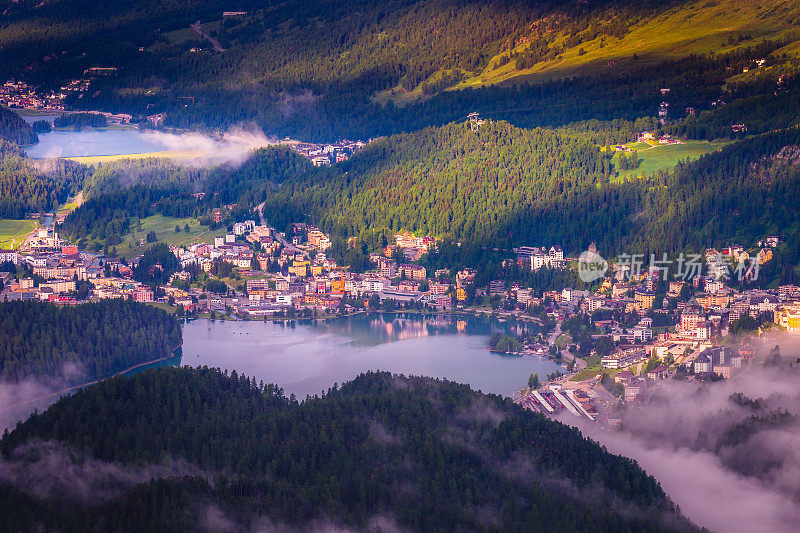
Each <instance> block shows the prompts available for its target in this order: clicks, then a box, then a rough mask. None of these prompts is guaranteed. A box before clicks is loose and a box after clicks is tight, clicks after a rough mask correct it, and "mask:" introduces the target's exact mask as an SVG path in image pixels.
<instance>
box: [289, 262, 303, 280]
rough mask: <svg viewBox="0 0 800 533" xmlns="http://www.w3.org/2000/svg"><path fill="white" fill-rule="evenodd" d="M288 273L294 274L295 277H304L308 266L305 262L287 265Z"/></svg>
mask: <svg viewBox="0 0 800 533" xmlns="http://www.w3.org/2000/svg"><path fill="white" fill-rule="evenodd" d="M289 274H294V275H295V276H297V277H300V278H304V277H306V276H307V275H308V266H307V265H305V264H302V263H301V264H299V265H298V264H297V263H295V264H294V265H292V266H290V267H289Z"/></svg>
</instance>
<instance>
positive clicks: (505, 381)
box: [182, 313, 563, 397]
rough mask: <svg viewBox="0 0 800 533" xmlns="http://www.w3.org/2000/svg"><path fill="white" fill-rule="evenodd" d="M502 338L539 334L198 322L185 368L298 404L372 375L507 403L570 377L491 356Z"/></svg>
mask: <svg viewBox="0 0 800 533" xmlns="http://www.w3.org/2000/svg"><path fill="white" fill-rule="evenodd" d="M495 331H500V332H504V333H511V334H521V333H524V332H526V331H530V332H538V328H537V326H536V325H532V324H524V323H513V322H504V323H498V322H492V321H490V320H488V319H480V318H474V317H464V316H452V315H439V316H437V315H430V316H419V315H404V314H377V313H374V314H368V315H358V316H353V317H349V318H347V319H342V320H331V321H322V320H321V321H317V322H315V321H313V320H306V321H294V322H288V323H284V322H280V323H272V322H268V323H264V322H230V321H227V322H211V321H207V320H197V321H194V322H192V323H190V324H187V325H186V326H184V335H183V336H184V346H183V352H184V357H183V360H182V364H188V365H192V366H200V365H208V366H213V367H220V368H223V369H227V370H236V371H237V372H239V373H244V374H246V375H248V376H254V377H256V379H259V380H263V381H265V382H273V383H277V384H278V385H280V386H281V387H283V388H284V389H285V390H286V391H287V394H288V393H294V394H296V395H297V396H298V397H303V396H305V395H306V394H316V393H319V392H321V391H323V390H324V389H326V388H327V387H330V386H332V385H333V384H334V383H342V382H344V381H348V380H350V379H353V378H354V377H355V376H357V375H358V374H360V373H362V372H366V371H368V370H386V371H390V372H394V373H403V374H414V375H425V376H432V377H440V378H447V379H451V380H453V381H457V382H460V383H468V384H470V385H472V386H473V388H476V389H481V390H484V391H486V392H493V393H497V394H504V395H510V394H511V393H512V392H514V391H515V390H518V389H519V388H520V387H522V386H524V385H525V383H526V382H527V379H528V376H529V375H530V374H531V373H538V374H539V375H540V376H545V375H547V374H549V373H551V372H554V371H556V370H563V368H561V367H560V366H559V365H557V364H555V363H554V362H552V361H550V360H548V359H544V358H541V357H537V356H515V355H499V354H496V353H492V352H490V351H489V350H488V337H489V335H491V334H492V333H493V332H495Z"/></svg>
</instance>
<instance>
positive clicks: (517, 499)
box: [0, 368, 693, 531]
mask: <svg viewBox="0 0 800 533" xmlns="http://www.w3.org/2000/svg"><path fill="white" fill-rule="evenodd" d="M45 449H47V450H50V453H53V450H56V451H57V450H58V449H67V450H70V451H69V455H68V456H69V457H71V459H69V461H81V462H84V464H91V465H93V466H92V468H93V469H96V471H97V472H102V471H104V470H105V469H104V467H103V465H105V464H109V463H110V464H113V465H114V467H113V468H114V469H115V472H117V473H118V475H116V476H115V475H111V476H109V477H107V478H105V479H104V482H105V489H106V490H104V491H103V492H102V493H99V492H98V493H97V494H95V493H94V492H92V491H88V492H87V491H84V493H83V494H80V493H71V492H70V487H69V480H68V479H66V478H62V483H60V484H59V483H56V484H48V485H47V486H48V487H50V490H49V492H47V493H46V494H42V490H41V488H40V490H39V492H38V494H39V497H38V498H32V497H31V494H32V493H33V494H36V492H35V491H34V487H31V484H32V479H31V478H29V479H25V480H19V481H18V482H17V483H16V485H13V484H3V483H2V482H0V491H2V492H0V494H3V498H0V508H2V512H0V517H1V518H0V527H2V528H3V529H8V528H9V527H11V529H30V528H34V527H44V528H52V527H56V526H57V527H58V528H59V529H60V530H62V531H76V530H85V527H86V524H87V523H92V524H97V525H102V527H103V528H104V529H112V530H141V529H142V528H144V529H147V530H186V529H190V530H191V529H198V528H207V529H208V528H210V529H216V528H217V527H215V526H214V525H210V524H220V523H228V524H231V525H233V527H240V528H245V529H246V528H251V527H258V524H262V527H268V525H272V527H276V526H279V525H286V526H291V527H301V528H302V527H305V526H308V525H311V524H315V523H317V524H319V523H325V524H330V525H331V526H332V527H351V528H352V527H355V528H359V529H367V528H368V529H372V530H377V529H378V528H387V527H400V528H403V529H408V530H412V531H434V530H435V531H442V530H481V531H529V530H531V529H537V530H538V529H550V530H558V531H565V530H594V531H686V530H692V529H693V527H692V526H691V524H689V522H688V521H686V520H685V519H684V518H682V517H681V516H680V515H679V513H678V512H676V511H675V509H674V507H673V505H672V504H671V503H670V501H669V500H668V499H667V497H666V496H665V494H664V492H663V491H662V489H661V487H660V486H659V485H658V483H657V482H656V481H655V480H654V479H653V478H652V477H650V476H648V475H647V474H646V473H645V472H643V471H642V470H641V469H640V468H639V467H638V466H637V465H636V464H635V463H634V462H633V461H631V460H629V459H626V458H622V457H618V456H613V455H611V454H609V453H608V452H606V451H605V450H604V449H603V448H601V447H600V446H599V445H597V444H596V443H594V442H592V441H590V440H588V439H586V438H584V437H582V436H581V435H580V433H579V432H578V431H577V430H575V429H573V428H570V427H567V426H564V425H562V424H560V423H558V422H554V421H550V420H547V419H545V418H544V417H542V416H541V415H538V414H534V413H531V412H530V411H524V410H523V409H521V408H520V407H518V406H516V405H514V404H512V403H511V402H510V401H509V400H503V399H501V398H500V397H498V396H484V395H482V394H479V393H476V392H473V391H472V390H470V389H469V387H467V386H465V385H457V384H454V383H450V382H446V381H439V380H432V379H429V378H406V377H402V376H391V375H389V374H387V373H370V374H365V375H361V376H359V377H357V378H356V379H355V380H353V381H352V382H349V383H346V384H344V385H342V386H341V387H337V386H334V387H333V388H332V389H330V390H329V391H328V392H327V393H326V394H325V395H324V396H322V397H314V398H310V399H306V400H305V401H304V402H302V403H298V402H297V401H296V400H295V399H294V398H287V397H285V396H284V395H283V394H282V391H281V390H280V389H278V388H277V387H275V386H274V385H264V384H263V383H262V384H257V383H256V382H255V380H251V379H248V378H247V377H244V376H239V375H237V374H236V373H235V372H233V373H231V374H230V375H227V374H223V373H221V372H219V371H218V370H211V369H208V368H199V369H190V368H182V369H178V368H161V369H157V370H148V371H146V372H144V373H141V374H138V375H136V376H133V377H130V378H127V377H121V378H114V379H111V380H107V381H104V382H102V383H100V384H98V385H96V386H93V387H91V388H87V389H83V390H80V391H78V392H76V393H75V394H74V395H72V396H70V397H68V398H62V399H61V400H60V401H59V402H58V403H56V404H55V405H53V406H52V407H51V408H50V409H48V410H47V411H46V412H44V413H41V414H34V415H33V416H31V418H30V419H29V420H27V421H26V422H24V423H22V424H21V425H18V426H17V428H16V429H15V430H14V431H13V432H11V433H9V434H6V435H4V437H3V439H2V441H0V450H1V451H2V455H3V458H4V459H5V461H7V463H8V464H11V465H14V464H18V463H20V462H26V463H27V464H31V463H33V464H36V463H37V461H40V460H41V458H42V453H44V450H45ZM168 461H177V462H178V463H177V464H179V465H180V464H182V465H183V466H181V467H180V469H178V468H177V467H173V472H175V473H174V474H173V475H172V476H171V477H170V476H167V475H163V476H156V477H157V478H158V479H154V480H152V481H148V480H147V479H145V480H144V481H138V482H137V481H136V480H137V479H140V476H137V475H136V474H135V473H136V472H142V471H147V469H148V468H153V467H154V465H158V464H162V465H164V464H166V462H168ZM143 469H144V470H143ZM176 470H177V472H176ZM180 470H182V471H183V473H184V474H185V475H183V476H182V475H181V471H180ZM128 472H130V474H129V473H128ZM212 479H213V482H212ZM98 481H99V480H98V479H95V478H94V477H93V474H92V473H91V472H87V475H86V476H85V477H84V478H82V479H81V482H82V484H83V486H84V487H86V486H88V487H95V486H96V487H97V489H98V490H100V486H99V485H97V483H98ZM112 488H115V489H116V490H112ZM211 518H214V519H216V520H215V521H212V522H209V520H210V519H211ZM219 520H224V521H223V522H219Z"/></svg>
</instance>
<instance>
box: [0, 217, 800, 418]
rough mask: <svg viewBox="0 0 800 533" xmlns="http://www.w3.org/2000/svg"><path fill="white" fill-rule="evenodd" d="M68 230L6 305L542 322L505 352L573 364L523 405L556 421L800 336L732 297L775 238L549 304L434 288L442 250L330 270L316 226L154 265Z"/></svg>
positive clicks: (777, 309) (768, 302) (755, 303)
mask: <svg viewBox="0 0 800 533" xmlns="http://www.w3.org/2000/svg"><path fill="white" fill-rule="evenodd" d="M57 228H58V226H57V225H56V227H55V228H43V229H40V230H38V231H37V232H35V234H34V235H32V236H31V237H30V238H29V239H27V241H26V243H25V246H24V247H23V248H22V249H21V250H0V264H2V269H0V270H2V272H0V282H1V283H2V292H0V298H2V300H4V301H5V300H9V301H12V300H26V299H39V300H46V301H51V302H55V303H57V304H59V305H75V304H79V303H81V302H84V301H92V300H99V299H105V298H129V299H132V300H134V301H137V302H142V303H146V304H152V305H160V306H167V307H168V308H170V309H173V310H174V311H175V312H177V313H178V314H180V315H185V316H187V317H192V316H206V317H210V318H217V317H218V318H240V319H256V320H281V319H295V318H323V317H335V316H342V315H346V314H352V313H357V312H364V311H370V310H375V311H414V312H422V311H425V312H473V313H479V314H484V315H486V314H490V315H492V316H495V317H497V318H499V319H501V320H523V321H528V322H531V323H534V324H538V325H539V326H541V327H542V328H543V332H542V333H540V334H538V335H537V336H531V335H527V336H523V337H520V338H519V339H514V340H508V341H505V344H504V346H515V348H514V349H513V350H512V349H510V348H503V349H502V350H501V351H514V352H516V353H522V354H527V355H528V356H540V357H550V358H553V359H555V360H556V361H558V362H562V363H564V364H566V368H567V371H568V372H567V373H566V374H564V375H553V376H548V378H550V379H549V380H548V382H547V383H545V384H544V387H533V386H532V387H530V388H529V389H523V392H522V394H521V395H520V396H519V398H518V401H520V402H521V403H523V404H524V405H526V406H528V407H530V408H532V409H536V410H538V411H542V412H545V413H551V412H554V411H556V410H558V409H561V408H566V409H567V410H573V409H574V410H575V411H576V412H577V413H579V414H580V415H581V416H587V417H589V418H592V419H595V418H597V417H602V418H603V419H606V420H607V419H608V418H609V417H612V418H613V415H612V412H613V411H614V408H615V406H618V403H619V402H626V403H637V402H646V401H647V399H648V397H649V394H650V392H651V391H652V390H653V389H654V388H655V387H657V386H658V383H659V382H662V381H663V380H665V379H669V378H679V379H689V380H700V381H708V380H712V381H713V380H719V379H728V378H730V377H732V376H734V375H735V374H736V373H737V372H739V371H741V369H742V368H744V367H746V366H747V365H748V364H749V363H750V362H751V361H752V358H753V357H754V355H755V351H754V350H753V349H752V348H749V347H747V346H741V345H738V344H736V343H732V342H730V339H731V338H732V337H731V333H735V332H737V331H753V330H757V329H758V328H761V329H763V328H765V327H778V328H782V329H785V330H786V331H787V332H788V333H789V334H792V335H800V287H797V286H794V285H783V286H780V287H778V288H776V289H757V290H756V289H752V290H737V289H735V288H733V287H731V286H730V285H729V284H728V280H730V279H733V277H734V276H745V277H747V276H750V277H753V276H757V274H758V268H759V266H760V265H763V264H765V263H767V262H769V261H770V260H771V259H772V250H773V249H774V248H775V247H776V246H777V245H778V244H779V242H778V239H777V238H776V237H766V238H765V239H763V240H762V241H760V242H758V243H754V244H756V245H757V246H755V247H754V248H752V249H750V250H748V249H745V248H744V247H742V246H738V245H736V246H729V247H727V248H725V249H723V250H722V251H718V250H716V249H708V250H706V251H705V254H704V255H703V256H702V257H699V256H698V257H697V258H693V260H694V262H693V263H692V262H691V261H688V260H687V261H685V263H686V264H685V265H683V267H684V268H683V270H684V272H676V273H674V275H672V276H668V271H669V266H667V264H666V262H665V261H661V262H660V263H661V264H660V266H653V265H650V266H648V267H645V265H644V258H638V259H637V258H636V257H635V256H633V257H629V258H625V257H619V258H617V261H616V262H615V263H613V264H612V265H611V266H610V268H609V271H608V273H607V275H606V277H604V278H602V279H599V280H598V281H597V283H595V285H594V286H593V287H592V288H591V289H584V290H577V289H572V288H564V289H561V290H544V291H540V292H536V291H534V290H533V289H531V288H524V287H522V286H520V285H519V284H516V283H512V284H511V285H510V286H507V284H506V282H505V280H502V279H497V280H492V281H491V282H490V283H488V285H486V286H482V287H476V286H475V279H476V275H477V274H478V273H477V271H475V270H472V269H460V270H454V271H451V270H448V269H442V270H437V271H435V272H428V271H427V270H426V269H425V267H424V266H422V265H420V264H419V260H420V259H421V258H422V257H423V255H424V254H425V253H426V252H428V251H430V250H432V249H433V248H435V247H436V245H437V240H436V239H435V238H433V237H430V236H424V237H417V236H415V235H413V234H410V233H398V234H396V235H395V237H394V241H395V242H394V243H393V244H390V245H388V246H386V247H385V248H384V249H383V250H381V252H380V253H373V254H372V255H371V256H370V258H369V259H370V263H371V265H372V268H371V269H370V270H368V271H367V272H364V273H355V272H352V271H350V269H349V268H348V266H346V265H339V264H337V263H336V262H334V261H332V260H331V259H330V258H328V257H327V256H326V250H328V249H329V248H330V247H331V241H330V239H329V238H328V236H327V235H325V233H323V232H322V231H321V230H320V229H319V228H317V227H314V226H311V225H308V224H305V223H297V224H293V225H292V227H291V234H289V235H287V234H285V233H284V232H279V231H277V230H276V229H275V228H272V227H269V226H266V225H263V224H258V223H256V222H255V221H254V220H246V221H243V222H235V223H233V224H231V225H230V226H229V228H228V229H229V232H228V233H227V234H226V235H224V236H219V237H215V238H214V239H213V242H209V243H204V242H197V243H193V244H191V245H188V246H168V245H167V244H166V243H164V244H162V245H161V246H162V249H163V250H164V251H165V253H166V256H160V257H159V256H157V255H156V256H153V253H152V252H145V253H144V254H140V255H138V256H136V257H133V258H132V259H131V260H129V261H126V260H125V259H123V258H118V257H107V256H104V255H103V254H101V253H99V252H93V251H87V250H79V249H78V247H77V246H75V245H74V244H70V243H68V242H66V241H65V240H64V239H62V238H60V237H59V235H58V233H57ZM177 230H178V228H176V231H177ZM145 244H152V243H143V246H144V245H145ZM156 244H158V243H156ZM143 249H148V250H152V249H153V248H143ZM590 251H594V252H596V250H593V249H592V248H591V247H590ZM513 252H514V254H516V260H515V262H516V266H517V267H520V268H524V269H530V270H531V271H534V272H535V271H539V270H541V269H552V270H559V271H567V270H568V269H571V268H574V267H575V265H576V259H575V258H570V257H566V256H565V255H564V252H563V250H562V249H561V247H560V246H558V245H551V246H549V247H533V246H522V247H518V248H515V249H514V250H513ZM690 267H691V268H690ZM680 269H681V268H680V266H679V269H678V270H680ZM678 274H681V275H682V278H681V279H678V277H677V275H678ZM492 349H495V348H494V347H492ZM537 381H538V377H537ZM556 391H568V392H569V394H568V395H566V396H565V394H566V392H565V393H564V394H561V392H559V394H555V392H556ZM568 398H572V399H571V400H570V399H568ZM575 398H578V399H581V401H578V400H576V399H575ZM576 402H578V403H577V404H576ZM581 402H582V403H581ZM579 407H580V409H578V408H579Z"/></svg>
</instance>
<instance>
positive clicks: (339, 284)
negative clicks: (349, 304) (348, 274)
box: [331, 278, 344, 294]
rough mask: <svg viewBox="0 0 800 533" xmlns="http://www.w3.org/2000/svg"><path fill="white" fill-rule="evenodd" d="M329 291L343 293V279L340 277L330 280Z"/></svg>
mask: <svg viewBox="0 0 800 533" xmlns="http://www.w3.org/2000/svg"><path fill="white" fill-rule="evenodd" d="M331 292H332V293H333V294H344V280H343V279H342V278H339V279H334V280H332V281H331Z"/></svg>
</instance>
